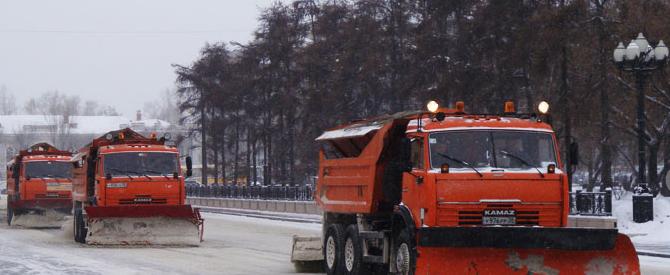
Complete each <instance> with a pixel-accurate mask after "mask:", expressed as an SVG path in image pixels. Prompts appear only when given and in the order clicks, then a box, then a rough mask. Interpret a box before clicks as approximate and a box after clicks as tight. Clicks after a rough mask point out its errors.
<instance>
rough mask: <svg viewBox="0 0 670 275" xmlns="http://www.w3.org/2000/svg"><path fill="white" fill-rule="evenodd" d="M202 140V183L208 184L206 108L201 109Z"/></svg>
mask: <svg viewBox="0 0 670 275" xmlns="http://www.w3.org/2000/svg"><path fill="white" fill-rule="evenodd" d="M200 139H201V150H202V151H201V155H200V157H201V160H200V161H201V162H202V169H201V171H202V172H201V173H202V176H201V179H200V180H201V183H202V184H207V151H208V150H207V149H208V148H207V113H206V112H205V107H204V106H202V107H200Z"/></svg>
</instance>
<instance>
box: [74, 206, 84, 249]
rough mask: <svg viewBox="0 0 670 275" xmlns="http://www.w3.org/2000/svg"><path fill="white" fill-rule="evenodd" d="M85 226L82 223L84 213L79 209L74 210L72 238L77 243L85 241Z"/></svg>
mask: <svg viewBox="0 0 670 275" xmlns="http://www.w3.org/2000/svg"><path fill="white" fill-rule="evenodd" d="M86 233H87V232H86V227H85V225H84V215H83V213H82V211H81V209H75V210H74V240H75V241H76V242H78V243H82V244H85V243H86Z"/></svg>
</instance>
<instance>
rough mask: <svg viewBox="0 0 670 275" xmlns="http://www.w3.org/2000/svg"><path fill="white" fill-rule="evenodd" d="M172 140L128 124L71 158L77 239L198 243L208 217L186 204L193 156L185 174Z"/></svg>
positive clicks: (90, 240) (97, 140) (147, 242)
mask: <svg viewBox="0 0 670 275" xmlns="http://www.w3.org/2000/svg"><path fill="white" fill-rule="evenodd" d="M168 140H169V136H168V135H164V136H162V137H160V138H159V137H157V136H156V135H155V134H152V135H151V136H150V137H145V136H143V135H141V134H139V133H137V132H135V131H133V130H131V129H128V128H126V129H122V130H118V131H112V132H109V133H107V134H105V135H104V136H102V137H99V138H96V139H94V140H93V141H92V142H91V143H90V144H88V145H86V146H84V147H83V148H82V149H81V150H80V151H79V153H78V154H77V155H75V156H74V157H73V158H72V162H73V164H74V167H75V168H74V172H73V173H74V181H73V200H74V211H73V212H74V221H73V222H74V228H75V230H74V238H75V240H76V241H77V242H80V243H89V244H173V243H172V242H174V241H178V242H182V241H183V242H184V243H185V244H189V245H198V243H199V242H200V241H201V240H202V230H203V227H202V226H203V220H202V218H201V217H200V212H199V211H198V209H194V208H191V206H190V205H187V204H186V192H185V186H184V178H185V177H187V176H190V175H191V159H190V157H186V158H185V160H186V172H185V174H184V173H183V172H182V168H181V164H180V156H179V152H178V150H177V148H176V147H175V146H171V145H168V144H166V141H168ZM110 228H113V230H111V229H110ZM138 228H144V229H143V230H147V232H144V231H143V230H139V231H138V230H137V229H138ZM163 229H165V230H163ZM167 229H176V230H167ZM162 237H165V238H162ZM163 241H165V242H166V243H163Z"/></svg>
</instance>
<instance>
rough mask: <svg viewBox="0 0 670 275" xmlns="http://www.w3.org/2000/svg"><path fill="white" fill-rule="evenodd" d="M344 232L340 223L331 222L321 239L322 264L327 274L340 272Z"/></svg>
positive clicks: (333, 274) (331, 274)
mask: <svg viewBox="0 0 670 275" xmlns="http://www.w3.org/2000/svg"><path fill="white" fill-rule="evenodd" d="M344 234H345V233H344V229H343V227H342V225H340V224H332V225H331V226H330V227H328V230H327V231H326V236H325V238H324V239H323V259H324V261H323V262H324V265H323V266H324V269H325V270H326V274H328V275H335V274H342V257H343V256H344V254H343V251H342V247H343V245H344Z"/></svg>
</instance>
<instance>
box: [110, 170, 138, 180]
mask: <svg viewBox="0 0 670 275" xmlns="http://www.w3.org/2000/svg"><path fill="white" fill-rule="evenodd" d="M109 171H112V172H116V173H121V174H126V177H129V178H130V179H133V177H132V176H131V175H130V173H132V172H131V171H123V170H121V169H117V168H109Z"/></svg>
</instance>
